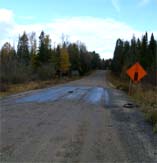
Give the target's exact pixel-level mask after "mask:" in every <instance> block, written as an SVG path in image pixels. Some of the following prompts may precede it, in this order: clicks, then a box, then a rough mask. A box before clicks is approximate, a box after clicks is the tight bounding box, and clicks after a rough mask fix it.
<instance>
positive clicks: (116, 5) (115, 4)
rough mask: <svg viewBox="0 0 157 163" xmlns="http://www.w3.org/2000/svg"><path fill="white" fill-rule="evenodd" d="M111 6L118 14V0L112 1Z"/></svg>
mask: <svg viewBox="0 0 157 163" xmlns="http://www.w3.org/2000/svg"><path fill="white" fill-rule="evenodd" d="M111 2H112V5H113V7H114V8H115V9H116V11H117V12H120V5H119V0H112V1H111Z"/></svg>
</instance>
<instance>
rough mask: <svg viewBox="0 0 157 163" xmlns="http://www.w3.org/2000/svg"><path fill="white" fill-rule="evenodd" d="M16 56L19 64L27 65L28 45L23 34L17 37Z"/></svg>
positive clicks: (28, 58)
mask: <svg viewBox="0 0 157 163" xmlns="http://www.w3.org/2000/svg"><path fill="white" fill-rule="evenodd" d="M17 56H18V59H19V61H20V63H22V64H24V65H28V64H29V61H30V54H29V45H28V37H27V34H26V33H25V32H24V33H23V35H22V36H21V37H19V41H18V46H17Z"/></svg>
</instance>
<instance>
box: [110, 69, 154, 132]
mask: <svg viewBox="0 0 157 163" xmlns="http://www.w3.org/2000/svg"><path fill="white" fill-rule="evenodd" d="M108 79H109V81H110V82H111V83H112V85H113V86H114V87H115V88H117V89H121V90H123V91H125V92H128V90H129V82H128V81H124V80H122V79H120V78H118V77H117V76H115V75H114V74H113V73H112V72H110V73H109V75H108ZM131 97H132V98H133V99H134V100H135V101H136V103H137V104H139V105H140V106H141V107H140V108H141V109H140V110H141V111H142V112H144V114H145V119H146V121H148V122H149V123H151V124H152V126H153V132H154V133H157V87H153V86H150V85H142V84H138V85H133V88H132V94H131Z"/></svg>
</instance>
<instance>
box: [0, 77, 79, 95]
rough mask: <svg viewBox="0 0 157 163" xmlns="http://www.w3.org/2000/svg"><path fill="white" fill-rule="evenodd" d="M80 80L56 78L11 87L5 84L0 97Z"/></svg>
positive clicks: (75, 78) (11, 85) (76, 78)
mask: <svg viewBox="0 0 157 163" xmlns="http://www.w3.org/2000/svg"><path fill="white" fill-rule="evenodd" d="M78 79H80V77H72V78H63V79H58V78H56V79H53V80H47V81H31V82H27V83H22V84H9V85H6V84H4V86H3V89H1V91H0V97H4V96H7V95H12V94H15V93H20V92H25V91H29V90H35V89H41V88H46V87H50V86H54V85H57V84H63V83H67V82H69V81H73V80H78Z"/></svg>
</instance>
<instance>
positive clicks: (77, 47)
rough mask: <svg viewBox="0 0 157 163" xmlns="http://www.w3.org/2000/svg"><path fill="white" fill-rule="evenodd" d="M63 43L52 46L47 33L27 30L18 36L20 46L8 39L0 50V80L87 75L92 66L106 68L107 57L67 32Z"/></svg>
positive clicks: (5, 81) (25, 80)
mask: <svg viewBox="0 0 157 163" xmlns="http://www.w3.org/2000/svg"><path fill="white" fill-rule="evenodd" d="M37 41H38V42H37ZM61 41H62V43H61V44H58V45H56V46H52V41H51V39H50V36H49V35H48V34H45V32H44V31H41V34H40V36H39V37H38V40H37V39H36V33H34V32H32V33H31V34H27V33H26V32H24V33H23V34H22V35H21V36H19V39H18V45H17V48H15V47H13V46H11V44H10V43H9V42H6V43H5V44H4V45H3V46H2V48H1V50H0V71H1V72H0V79H1V84H2V83H5V84H9V83H24V82H29V81H35V80H49V79H53V78H57V77H58V78H60V77H62V76H71V75H73V74H74V75H81V76H82V75H85V74H86V73H88V72H90V71H91V70H95V69H100V68H103V69H105V65H106V61H105V60H104V59H103V60H101V59H100V56H99V54H98V53H96V52H95V51H93V52H89V51H88V50H87V48H86V45H85V44H83V43H81V42H80V41H77V42H76V43H70V42H69V41H68V40H67V39H66V37H65V36H64V35H62V37H61Z"/></svg>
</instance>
